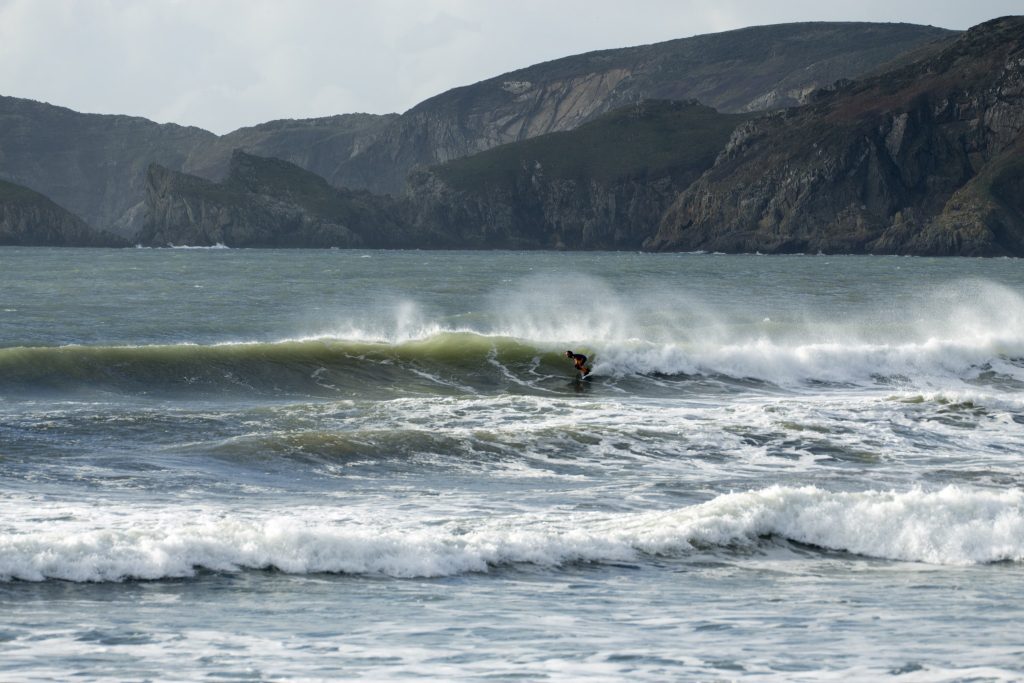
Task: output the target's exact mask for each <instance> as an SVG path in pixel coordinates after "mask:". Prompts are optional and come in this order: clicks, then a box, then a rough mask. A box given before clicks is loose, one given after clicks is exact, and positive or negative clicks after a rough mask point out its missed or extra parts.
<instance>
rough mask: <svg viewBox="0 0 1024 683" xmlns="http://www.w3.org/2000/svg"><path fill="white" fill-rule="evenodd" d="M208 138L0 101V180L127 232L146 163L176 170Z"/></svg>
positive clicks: (193, 131)
mask: <svg viewBox="0 0 1024 683" xmlns="http://www.w3.org/2000/svg"><path fill="white" fill-rule="evenodd" d="M215 139H216V136H215V135H213V134H212V133H208V132H206V131H204V130H200V129H198V128H185V127H182V126H176V125H172V124H167V125H160V124H156V123H153V122H152V121H147V120H146V119H141V118H136V117H131V116H105V115H98V114H80V113H78V112H74V111H71V110H70V109H64V108H63V107H54V106H51V105H48V104H44V103H41V102H33V101H31V100H22V99H17V98H13V97H0V178H3V179H5V180H8V181H10V182H14V183H17V184H19V185H25V186H27V187H30V188H32V189H34V190H36V191H37V192H41V193H43V194H45V195H46V196H47V197H51V198H52V199H53V200H54V201H56V202H57V203H59V204H60V205H61V206H64V207H67V208H68V209H69V210H70V211H72V212H73V213H75V214H76V215H79V216H82V217H83V218H84V219H85V220H86V221H87V222H88V223H89V224H90V225H95V226H97V227H100V228H103V229H108V230H112V231H114V232H118V233H121V234H125V235H127V234H130V233H131V232H132V231H133V228H134V227H137V225H134V224H133V220H134V219H135V216H136V215H137V213H138V211H137V209H136V210H135V211H133V207H136V206H137V205H138V204H140V202H141V201H142V198H143V195H144V192H145V171H146V167H147V166H148V165H149V164H150V163H151V162H157V163H161V164H164V165H167V166H170V167H172V168H181V167H182V165H183V164H184V163H185V160H186V159H188V157H189V156H190V155H191V154H194V153H195V152H196V151H197V150H199V149H201V148H202V147H203V146H204V145H206V144H209V143H210V142H212V141H213V140H215Z"/></svg>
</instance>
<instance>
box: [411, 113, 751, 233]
mask: <svg viewBox="0 0 1024 683" xmlns="http://www.w3.org/2000/svg"><path fill="white" fill-rule="evenodd" d="M746 118H747V117H746V116H743V115H736V114H733V115H728V114H720V113H718V112H716V111H715V110H714V109H711V108H710V107H705V106H703V105H700V104H698V103H696V102H689V103H681V102H666V101H644V102H641V103H638V104H636V105H633V106H629V107H625V108H623V109H620V110H616V111H614V112H610V113H608V114H605V115H604V116H601V117H599V118H597V119H595V120H594V121H592V122H590V123H587V124H584V125H582V126H580V127H578V128H576V129H575V130H573V131H571V132H565V133H552V134H549V135H545V136H541V137H537V138H532V139H530V140H527V141H524V142H518V143H512V144H508V145H504V146H502V147H498V148H496V149H493V150H490V151H487V152H482V153H480V154H477V155H474V156H472V157H468V158H465V159H460V160H457V161H453V162H449V163H447V164H443V165H441V166H437V167H434V168H432V169H429V170H422V171H419V172H416V173H414V174H413V176H412V178H411V191H410V194H409V202H408V204H409V210H408V213H409V219H408V220H409V221H410V222H411V224H412V225H414V226H415V227H416V232H417V234H419V235H421V236H422V237H421V239H422V240H423V241H424V242H425V243H427V244H429V245H430V246H435V247H441V246H443V247H451V248H479V249H482V248H517V249H638V248H640V246H641V244H642V243H643V241H644V240H645V239H646V238H648V237H650V236H651V234H652V232H653V226H656V225H657V223H658V220H659V219H660V218H661V216H662V214H663V213H664V211H665V209H666V208H667V207H668V205H669V204H670V203H671V202H672V201H673V200H674V199H675V197H676V196H677V195H678V194H679V193H680V192H681V191H682V190H683V189H685V188H686V187H687V186H688V185H689V184H690V183H691V182H693V180H695V179H696V178H697V177H698V176H699V175H700V173H701V172H703V171H704V170H705V169H707V168H708V167H710V166H711V164H712V163H713V161H714V159H715V156H716V154H717V153H718V152H719V150H720V149H721V148H722V147H723V146H724V145H725V142H726V141H727V140H728V138H729V135H730V133H731V132H732V130H733V129H734V128H735V127H736V125H737V123H739V122H740V121H742V120H745V119H746Z"/></svg>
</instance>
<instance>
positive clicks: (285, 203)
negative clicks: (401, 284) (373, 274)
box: [138, 151, 403, 247]
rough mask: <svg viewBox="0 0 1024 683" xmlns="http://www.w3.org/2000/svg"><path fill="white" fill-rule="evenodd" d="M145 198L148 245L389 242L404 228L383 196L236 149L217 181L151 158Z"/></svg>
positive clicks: (143, 233)
mask: <svg viewBox="0 0 1024 683" xmlns="http://www.w3.org/2000/svg"><path fill="white" fill-rule="evenodd" d="M146 205H147V215H146V220H145V223H144V224H143V227H142V230H141V231H140V232H139V235H138V241H139V242H140V243H141V244H144V245H147V246H167V245H191V246H213V245H216V244H224V245H226V246H229V247H389V246H396V243H395V241H394V240H395V239H396V238H398V237H399V236H401V235H402V234H403V233H402V230H401V228H400V225H399V222H398V220H397V219H396V217H395V210H394V202H393V200H391V199H390V198H389V197H378V196H374V195H370V194H369V193H367V192H363V191H351V190H339V189H337V188H334V187H331V186H330V185H328V184H327V181H326V180H324V179H323V178H321V177H320V176H318V175H315V174H313V173H311V172H309V171H306V170H303V169H301V168H299V167H298V166H296V165H294V164H292V163H289V162H287V161H282V160H280V159H266V158H262V157H257V156H253V155H250V154H246V153H244V152H241V151H236V152H235V153H234V154H233V155H232V158H231V163H230V167H229V171H228V175H227V178H225V180H224V181H223V182H220V183H215V182H213V181H210V180H206V179H205V178H199V177H197V176H193V175H188V174H185V173H180V172H176V171H172V170H169V169H167V168H164V167H162V166H159V165H156V164H154V165H152V166H150V168H149V171H148V174H147V193H146Z"/></svg>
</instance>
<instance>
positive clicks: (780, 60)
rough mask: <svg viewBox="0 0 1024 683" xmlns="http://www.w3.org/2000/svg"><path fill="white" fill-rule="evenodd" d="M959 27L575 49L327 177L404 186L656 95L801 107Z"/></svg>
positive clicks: (826, 26)
mask: <svg viewBox="0 0 1024 683" xmlns="http://www.w3.org/2000/svg"><path fill="white" fill-rule="evenodd" d="M955 35H956V34H955V33H954V32H952V31H947V30H944V29H937V28H933V27H930V26H915V25H911V24H869V23H800V24H779V25H775V26H758V27H753V28H746V29H740V30H737V31H728V32H724V33H715V34H709V35H702V36H695V37H692V38H682V39H679V40H672V41H667V42H663V43H656V44H653V45H643V46H639V47H632V48H623V49H617V50H604V51H599V52H591V53H587V54H583V55H577V56H573V57H566V58H563V59H558V60H555V61H551V62H546V63H543V64H537V65H535V66H531V67H528V68H525V69H520V70H518V71H513V72H510V73H507V74H503V75H501V76H498V77H495V78H491V79H488V80H485V81H481V82H479V83H476V84H473V85H468V86H465V87H462V88H455V89H453V90H449V91H447V92H445V93H442V94H440V95H437V96H436V97H432V98H430V99H429V100H426V101H424V102H422V103H421V104H419V105H417V106H415V107H413V108H412V109H411V110H409V111H408V112H406V113H405V114H403V115H402V116H401V117H400V118H399V119H397V120H395V121H393V122H392V123H390V124H389V125H388V126H387V128H386V129H385V130H384V131H383V132H382V133H381V134H380V136H379V137H378V138H377V139H376V140H375V141H374V142H373V143H372V144H371V145H369V146H368V147H367V148H366V149H365V150H363V151H361V152H360V153H358V154H356V155H354V156H353V157H352V158H351V159H350V160H348V161H346V162H345V163H344V164H343V165H341V166H340V167H339V169H338V170H337V172H336V173H335V174H333V175H329V176H328V180H330V181H331V183H332V184H336V185H341V186H347V187H365V188H368V189H372V190H375V191H378V192H399V191H401V190H402V189H403V187H404V186H405V180H406V176H407V174H408V172H409V170H410V169H412V168H413V167H415V166H430V165H434V164H437V163H440V162H445V161H449V160H452V159H457V158H460V157H464V156H469V155H472V154H475V153H477V152H481V151H484V150H487V149H491V148H493V147H497V146H499V145H502V144H507V143H510V142H516V141H522V140H526V139H529V138H532V137H536V136H538V135H544V134H547V133H552V132H557V131H566V130H571V129H573V128H575V127H576V126H578V125H580V124H581V123H584V122H586V121H589V120H591V119H593V118H594V117H596V116H599V115H601V114H603V113H605V112H607V111H610V110H613V109H618V108H621V107H623V106H626V105H629V104H633V103H636V102H638V101H641V100H645V99H666V100H690V99H697V100H699V101H700V102H702V103H703V104H706V105H708V106H711V107H714V108H715V109H718V110H720V111H726V112H745V111H757V110H765V109H775V108H779V107H785V106H790V105H794V104H798V103H800V102H802V101H804V99H805V98H806V96H807V95H808V94H809V93H811V92H812V91H814V90H815V89H817V88H820V87H822V86H825V85H828V84H831V83H833V82H834V81H836V80H838V79H841V78H853V77H855V76H859V75H861V74H864V73H866V72H868V71H871V70H873V69H877V68H879V67H881V66H882V65H884V64H887V63H888V62H890V61H891V60H893V59H896V58H898V57H899V56H900V55H901V54H903V53H905V52H907V51H911V50H920V49H923V48H924V47H925V46H927V45H930V44H932V43H935V42H939V43H941V42H942V41H945V40H949V39H951V38H952V37H953V36H955Z"/></svg>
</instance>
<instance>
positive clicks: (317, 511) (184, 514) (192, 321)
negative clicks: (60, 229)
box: [0, 249, 1024, 681]
mask: <svg viewBox="0 0 1024 683" xmlns="http://www.w3.org/2000/svg"><path fill="white" fill-rule="evenodd" d="M566 349H573V350H574V351H577V352H582V353H586V354H588V355H589V356H590V357H591V359H592V361H593V367H594V372H593V378H592V379H589V380H586V381H575V380H574V378H573V372H572V367H571V364H570V363H569V361H567V360H566V359H565V358H564V356H563V354H564V351H565V350H566ZM1022 454H1024V269H1022V268H1021V265H1020V262H1019V261H1016V260H969V259H948V260H930V259H908V258H875V257H872V258H853V257H827V256H816V257H758V256H718V255H695V254H692V255H643V254H555V253H511V252H503V253H434V252H360V251H247V250H242V251H239V250H223V249H220V250H120V251H101V250H95V251H90V250H84V251H82V250H45V249H3V250H0V610H2V613H3V614H4V619H3V620H2V623H0V679H3V680H31V681H37V680H54V681H58V680H59V681H63V680H68V679H69V678H72V677H75V678H77V679H78V680H125V679H128V680H145V679H149V680H181V679H193V680H194V679H200V678H205V677H215V678H220V679H226V680H318V679H336V678H341V677H362V678H370V679H374V680H393V679H407V678H414V677H419V678H422V677H427V678H434V679H451V680H473V679H477V678H480V679H488V680H506V679H527V680H576V679H582V678H587V679H589V680H608V681H617V680H651V681H660V680H666V679H678V680H690V679H695V680H707V679H726V680H728V679H740V678H752V679H777V680H821V679H838V678H853V679H864V680H868V679H876V678H879V677H891V678H894V679H898V680H913V681H917V680H956V679H970V680H1018V679H1020V678H1021V677H1022V676H1024V640H1022V638H1021V636H1020V633H1019V632H1020V627H1019V625H1020V623H1022V621H1024V469H1022V465H1024V455H1022Z"/></svg>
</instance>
